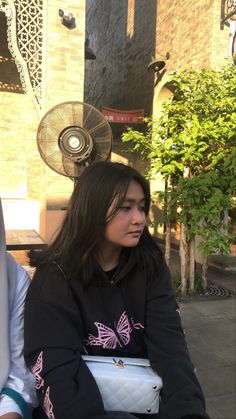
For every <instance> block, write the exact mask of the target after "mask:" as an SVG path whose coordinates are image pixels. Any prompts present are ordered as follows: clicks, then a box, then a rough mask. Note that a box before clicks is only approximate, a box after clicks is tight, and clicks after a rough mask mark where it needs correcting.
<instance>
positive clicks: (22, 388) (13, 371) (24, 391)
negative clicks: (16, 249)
mask: <svg viewBox="0 0 236 419" xmlns="http://www.w3.org/2000/svg"><path fill="white" fill-rule="evenodd" d="M29 282H30V279H29V276H28V274H27V273H26V271H25V270H24V269H23V268H22V267H21V266H20V265H17V281H16V290H15V298H14V304H13V308H12V311H11V313H10V321H9V328H10V332H9V333H10V353H11V362H10V371H9V376H8V379H7V381H6V383H5V384H4V387H10V388H12V389H14V390H16V391H18V392H19V393H20V394H21V396H22V397H23V398H24V399H25V401H26V402H27V403H30V404H32V405H33V406H36V405H37V400H36V394H35V390H34V377H33V375H32V374H31V373H30V372H29V371H28V369H27V368H26V366H25V362H24V358H23V337H24V331H23V315H24V300H25V295H26V292H27V289H28V286H29ZM9 412H17V413H20V414H21V412H20V410H19V408H18V406H17V405H16V403H15V402H14V401H13V400H12V399H10V398H9V397H8V396H5V395H4V396H1V398H0V415H3V414H6V413H9Z"/></svg>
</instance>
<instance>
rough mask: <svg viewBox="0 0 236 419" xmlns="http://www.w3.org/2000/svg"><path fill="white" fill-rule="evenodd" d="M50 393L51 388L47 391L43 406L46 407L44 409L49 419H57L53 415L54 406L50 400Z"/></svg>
mask: <svg viewBox="0 0 236 419" xmlns="http://www.w3.org/2000/svg"><path fill="white" fill-rule="evenodd" d="M49 393H50V386H49V387H48V388H47V390H46V393H45V397H44V401H43V405H44V409H45V413H46V415H47V417H48V418H49V419H55V416H54V414H53V404H52V402H51V400H50V396H49Z"/></svg>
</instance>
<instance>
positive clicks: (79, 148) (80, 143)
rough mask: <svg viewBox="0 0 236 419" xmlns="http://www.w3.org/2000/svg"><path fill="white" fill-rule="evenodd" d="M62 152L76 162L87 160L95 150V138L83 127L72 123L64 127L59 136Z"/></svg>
mask: <svg viewBox="0 0 236 419" xmlns="http://www.w3.org/2000/svg"><path fill="white" fill-rule="evenodd" d="M58 146H59V148H60V150H61V151H62V153H63V154H64V155H66V156H67V157H69V158H71V159H72V160H74V161H75V162H78V163H82V162H83V161H85V160H87V159H88V158H89V157H90V155H91V153H92V151H93V139H92V137H91V135H90V134H89V132H87V131H85V130H84V129H83V128H82V127H79V126H77V125H72V126H69V127H66V128H64V129H63V130H62V131H61V133H60V135H59V137H58Z"/></svg>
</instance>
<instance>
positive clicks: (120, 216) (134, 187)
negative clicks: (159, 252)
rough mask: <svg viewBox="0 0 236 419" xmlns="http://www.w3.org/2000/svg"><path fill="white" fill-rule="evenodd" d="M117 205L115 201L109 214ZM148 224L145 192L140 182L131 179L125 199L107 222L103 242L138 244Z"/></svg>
mask: <svg viewBox="0 0 236 419" xmlns="http://www.w3.org/2000/svg"><path fill="white" fill-rule="evenodd" d="M115 206H116V200H114V201H113V203H112V205H111V207H110V208H109V210H108V213H107V216H108V217H109V215H110V213H111V212H112V210H113V209H114V207H115ZM145 224H146V214H145V199H144V192H143V189H142V187H141V186H140V185H139V183H137V182H135V181H131V182H130V185H129V187H128V190H127V194H126V197H125V201H124V202H123V203H122V205H121V207H120V208H119V209H118V211H117V212H116V214H115V215H114V217H112V218H111V220H109V221H108V222H107V224H106V229H105V237H104V241H103V244H102V245H104V246H106V247H107V246H109V247H116V248H117V247H134V246H137V244H138V242H139V239H140V237H141V234H142V232H143V229H144V227H145Z"/></svg>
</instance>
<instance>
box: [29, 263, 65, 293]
mask: <svg viewBox="0 0 236 419" xmlns="http://www.w3.org/2000/svg"><path fill="white" fill-rule="evenodd" d="M67 297H70V298H71V292H70V287H69V286H68V281H67V278H66V276H65V274H64V272H63V270H62V269H61V267H60V266H59V265H58V264H57V263H55V262H51V263H49V264H47V265H46V264H45V265H42V266H40V267H38V268H37V269H36V271H35V274H34V276H33V279H32V281H31V284H30V286H29V290H28V294H27V300H29V299H36V300H38V299H43V300H45V301H46V300H49V301H52V300H54V299H58V298H59V299H60V298H61V299H62V300H63V298H64V299H65V300H66V298H67Z"/></svg>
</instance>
